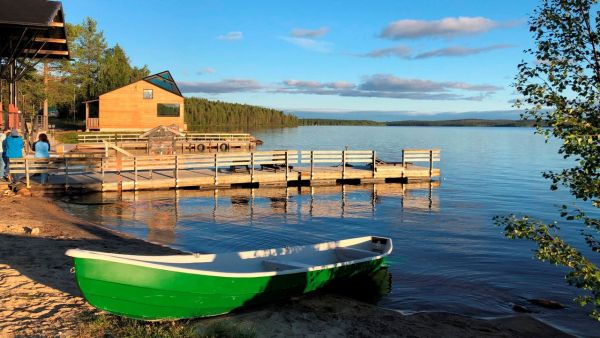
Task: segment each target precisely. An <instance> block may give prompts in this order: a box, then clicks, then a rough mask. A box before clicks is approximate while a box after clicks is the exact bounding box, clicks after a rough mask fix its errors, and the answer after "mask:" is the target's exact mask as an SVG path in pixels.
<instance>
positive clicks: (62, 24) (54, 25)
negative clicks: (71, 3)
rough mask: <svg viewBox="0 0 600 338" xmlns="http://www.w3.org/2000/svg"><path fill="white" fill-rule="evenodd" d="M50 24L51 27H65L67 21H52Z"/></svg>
mask: <svg viewBox="0 0 600 338" xmlns="http://www.w3.org/2000/svg"><path fill="white" fill-rule="evenodd" d="M48 26H50V27H64V26H65V23H64V22H51V23H50V24H49V25H48Z"/></svg>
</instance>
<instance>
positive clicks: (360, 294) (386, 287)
mask: <svg viewBox="0 0 600 338" xmlns="http://www.w3.org/2000/svg"><path fill="white" fill-rule="evenodd" d="M324 291H325V292H335V293H337V294H340V295H344V296H347V297H351V298H354V299H356V300H359V301H362V302H366V303H370V304H377V303H378V302H379V301H380V300H381V298H383V297H384V296H386V295H387V294H389V293H390V292H391V291H392V274H391V272H390V271H389V268H388V267H387V266H383V267H381V268H380V269H378V270H376V271H373V272H372V273H370V274H361V275H358V276H355V277H353V278H351V279H350V280H342V281H340V282H334V283H333V284H332V285H330V286H329V287H327V288H326V289H325V290H324Z"/></svg>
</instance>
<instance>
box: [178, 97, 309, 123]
mask: <svg viewBox="0 0 600 338" xmlns="http://www.w3.org/2000/svg"><path fill="white" fill-rule="evenodd" d="M184 104H185V122H186V123H187V125H188V128H189V129H190V130H205V129H207V128H209V129H221V130H227V129H231V128H239V129H248V128H257V127H265V128H271V127H296V126H298V125H299V124H300V121H299V119H298V118H297V117H296V116H293V115H289V114H286V113H284V112H282V111H280V110H276V109H271V108H264V107H258V106H252V105H248V104H239V103H228V102H222V101H210V100H207V99H202V98H197V97H189V98H188V97H186V98H185V102H184Z"/></svg>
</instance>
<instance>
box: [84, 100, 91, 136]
mask: <svg viewBox="0 0 600 338" xmlns="http://www.w3.org/2000/svg"><path fill="white" fill-rule="evenodd" d="M85 131H90V103H89V102H86V103H85ZM84 140H85V139H84ZM84 142H85V141H84Z"/></svg>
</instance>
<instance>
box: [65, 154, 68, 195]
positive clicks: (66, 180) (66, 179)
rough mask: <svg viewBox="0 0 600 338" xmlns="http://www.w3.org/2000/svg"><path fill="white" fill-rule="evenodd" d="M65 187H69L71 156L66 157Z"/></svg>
mask: <svg viewBox="0 0 600 338" xmlns="http://www.w3.org/2000/svg"><path fill="white" fill-rule="evenodd" d="M65 189H69V158H68V157H65Z"/></svg>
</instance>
